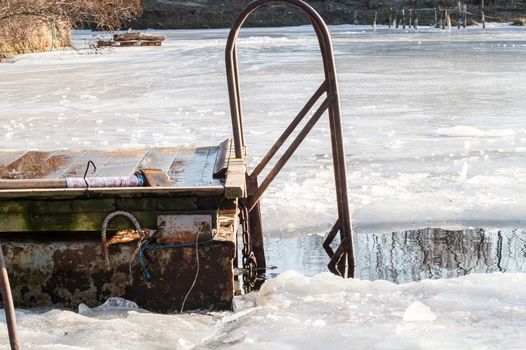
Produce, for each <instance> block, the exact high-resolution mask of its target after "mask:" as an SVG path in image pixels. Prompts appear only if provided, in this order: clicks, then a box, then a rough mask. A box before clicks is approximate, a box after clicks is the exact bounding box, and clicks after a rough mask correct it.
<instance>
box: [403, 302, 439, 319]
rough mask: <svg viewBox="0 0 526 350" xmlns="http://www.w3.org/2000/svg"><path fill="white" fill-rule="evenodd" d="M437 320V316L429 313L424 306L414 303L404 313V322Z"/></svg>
mask: <svg viewBox="0 0 526 350" xmlns="http://www.w3.org/2000/svg"><path fill="white" fill-rule="evenodd" d="M436 319H437V315H436V314H435V313H434V312H433V311H431V308H430V307H429V306H427V305H426V304H424V303H422V302H420V301H415V302H413V303H412V304H411V305H409V307H408V308H407V309H406V310H405V312H404V321H406V322H411V321H413V322H428V321H434V320H436Z"/></svg>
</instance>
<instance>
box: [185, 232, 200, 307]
mask: <svg viewBox="0 0 526 350" xmlns="http://www.w3.org/2000/svg"><path fill="white" fill-rule="evenodd" d="M201 231H202V229H200V230H199V231H197V237H196V238H195V261H196V265H197V268H196V269H195V277H194V281H193V282H192V285H191V286H190V289H188V292H187V293H186V295H185V296H184V299H183V303H182V304H181V312H183V311H184V304H186V299H188V296H189V295H190V292H192V289H194V287H195V283H196V282H197V276H199V234H200V233H201Z"/></svg>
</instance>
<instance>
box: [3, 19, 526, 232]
mask: <svg viewBox="0 0 526 350" xmlns="http://www.w3.org/2000/svg"><path fill="white" fill-rule="evenodd" d="M331 32H332V34H333V37H334V49H335V53H336V66H337V70H338V75H339V82H340V90H341V94H340V95H341V100H342V101H341V105H342V115H343V119H344V120H343V126H344V137H345V146H346V150H347V153H348V158H347V159H348V180H349V190H350V202H351V207H352V211H353V223H354V227H355V229H356V230H357V231H366V230H369V231H371V230H372V231H376V232H378V231H391V230H393V229H408V228H420V227H425V226H443V225H445V224H451V225H464V226H466V225H467V226H484V225H489V224H491V225H492V226H494V227H497V226H502V225H506V226H508V227H510V226H514V225H517V226H519V225H522V222H523V220H524V219H523V214H524V212H525V210H526V197H525V196H523V195H522V194H523V193H525V192H526V176H525V175H526V158H525V154H526V127H525V126H524V107H523V103H522V101H523V99H524V96H525V93H526V84H524V81H526V69H525V68H524V64H523V58H524V56H525V53H526V39H525V38H526V36H525V35H524V34H525V29H524V28H517V27H506V26H493V27H489V29H487V30H486V31H482V30H480V28H471V29H468V30H460V31H458V30H451V31H440V30H438V31H437V30H433V29H426V28H422V29H421V30H420V31H418V32H415V31H410V30H408V31H394V30H389V29H387V28H384V27H379V29H378V32H377V33H373V32H372V31H371V30H370V28H369V27H366V26H356V27H353V26H347V25H342V26H333V27H331ZM162 34H165V35H167V37H168V40H167V41H166V42H165V43H163V46H162V47H161V48H158V47H155V48H140V49H138V48H115V49H111V50H103V51H102V54H97V52H95V51H93V50H79V51H58V52H52V53H45V54H37V55H33V54H30V55H24V56H19V57H16V58H15V59H13V60H11V61H10V63H7V64H2V65H0V75H1V77H0V101H1V103H0V130H1V131H0V132H1V136H0V148H10V149H13V148H15V149H25V148H39V149H50V148H67V147H84V148H85V147H131V146H137V145H155V146H164V145H174V144H194V145H202V144H210V143H218V142H220V141H222V140H223V139H225V138H227V137H229V136H230V134H231V131H230V125H229V107H228V97H227V92H226V82H225V71H224V53H223V50H224V45H225V40H226V36H227V31H226V30H223V29H220V30H177V31H163V32H162ZM96 35H98V34H94V33H92V32H88V31H81V32H75V38H74V39H75V42H76V44H77V46H78V47H83V46H85V45H86V43H88V42H90V41H91V42H93V40H94V36H96ZM239 53H240V65H241V83H242V95H243V96H242V97H243V108H244V112H245V121H246V128H245V129H246V132H247V141H248V145H249V150H248V151H249V156H250V162H251V164H252V165H255V164H256V162H257V161H258V160H259V159H260V158H261V157H262V156H263V155H264V154H265V152H266V150H267V149H268V147H269V146H270V145H271V144H272V142H273V141H274V140H276V138H277V137H278V136H279V134H280V133H281V131H282V130H283V129H284V128H285V127H286V125H287V124H288V123H289V121H290V120H291V119H292V118H293V116H295V115H296V113H297V111H298V110H299V109H300V108H301V107H302V106H303V103H304V102H306V101H307V99H308V98H309V96H310V95H311V94H312V93H313V92H314V91H315V90H316V88H317V86H318V85H319V83H320V82H321V80H322V69H321V65H320V57H319V54H318V52H317V42H316V40H315V38H314V37H313V33H312V30H311V29H310V27H308V26H300V27H291V28H256V29H246V30H244V31H243V32H242V37H241V39H240V42H239ZM312 135H313V137H311V138H310V139H307V142H306V143H305V144H304V145H303V146H302V147H301V148H300V150H299V151H298V153H297V154H295V156H294V157H293V159H292V161H291V164H289V165H288V166H287V167H286V168H285V171H284V172H283V173H282V174H281V175H280V176H279V177H278V178H277V180H276V182H275V183H274V184H273V186H272V187H271V188H270V190H269V192H268V193H267V194H266V196H265V198H264V199H263V208H264V216H265V218H272V220H269V219H267V220H264V222H265V225H266V229H267V232H270V233H271V234H279V235H280V236H283V237H288V236H295V235H298V234H302V233H304V232H306V231H308V232H314V231H320V230H325V229H327V227H329V226H331V225H332V223H333V222H334V218H335V201H334V195H333V194H332V192H333V185H332V182H333V180H332V165H331V159H330V146H329V144H330V142H329V130H328V125H327V123H326V121H324V122H322V123H321V124H320V125H319V126H318V127H316V128H315V129H314V130H313V131H312ZM298 212H300V213H309V215H296V213H298ZM510 223H512V224H510Z"/></svg>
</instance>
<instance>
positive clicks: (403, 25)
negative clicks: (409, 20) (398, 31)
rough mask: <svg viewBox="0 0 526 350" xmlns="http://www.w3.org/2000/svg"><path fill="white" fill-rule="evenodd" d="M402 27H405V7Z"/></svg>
mask: <svg viewBox="0 0 526 350" xmlns="http://www.w3.org/2000/svg"><path fill="white" fill-rule="evenodd" d="M402 29H405V9H402Z"/></svg>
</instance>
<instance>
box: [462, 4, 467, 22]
mask: <svg viewBox="0 0 526 350" xmlns="http://www.w3.org/2000/svg"><path fill="white" fill-rule="evenodd" d="M462 13H463V14H464V21H463V23H462V26H463V27H464V28H466V27H467V25H468V5H466V4H463V5H462Z"/></svg>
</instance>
